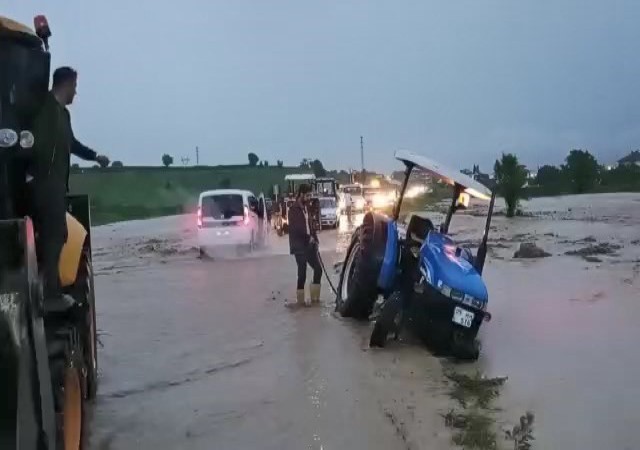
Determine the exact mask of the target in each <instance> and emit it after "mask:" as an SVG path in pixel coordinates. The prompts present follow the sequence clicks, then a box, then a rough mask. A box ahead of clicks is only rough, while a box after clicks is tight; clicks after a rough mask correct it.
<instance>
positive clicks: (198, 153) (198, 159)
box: [196, 145, 200, 166]
mask: <svg viewBox="0 0 640 450" xmlns="http://www.w3.org/2000/svg"><path fill="white" fill-rule="evenodd" d="M199 165H200V149H198V146H197V145H196V166H199Z"/></svg>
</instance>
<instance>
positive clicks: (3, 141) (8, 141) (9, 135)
mask: <svg viewBox="0 0 640 450" xmlns="http://www.w3.org/2000/svg"><path fill="white" fill-rule="evenodd" d="M17 142H18V133H16V132H15V131H14V130H12V129H10V128H3V129H1V130H0V147H2V148H9V147H13V146H14V145H16V143H17Z"/></svg>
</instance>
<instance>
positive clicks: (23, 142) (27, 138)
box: [20, 130, 36, 148]
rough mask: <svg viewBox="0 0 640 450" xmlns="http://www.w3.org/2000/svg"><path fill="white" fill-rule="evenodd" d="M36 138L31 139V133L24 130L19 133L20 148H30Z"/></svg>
mask: <svg viewBox="0 0 640 450" xmlns="http://www.w3.org/2000/svg"><path fill="white" fill-rule="evenodd" d="M35 141H36V138H35V137H33V133H32V132H31V131H29V130H24V131H21V132H20V147H22V148H31V147H33V144H34V143H35Z"/></svg>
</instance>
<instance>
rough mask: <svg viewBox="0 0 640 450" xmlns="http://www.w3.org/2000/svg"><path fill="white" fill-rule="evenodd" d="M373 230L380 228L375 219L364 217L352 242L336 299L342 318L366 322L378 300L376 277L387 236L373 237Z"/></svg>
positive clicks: (337, 308) (371, 215) (380, 234)
mask: <svg viewBox="0 0 640 450" xmlns="http://www.w3.org/2000/svg"><path fill="white" fill-rule="evenodd" d="M380 224H381V223H380ZM376 228H381V227H379V226H377V218H376V217H374V215H373V214H366V215H365V217H364V220H363V223H362V225H361V226H360V227H359V228H358V229H357V230H356V231H355V233H354V234H353V237H352V239H351V244H350V245H349V249H348V250H347V256H346V259H345V262H344V265H343V266H342V273H341V274H340V282H339V283H338V294H337V296H336V310H337V311H338V312H339V313H340V314H341V315H342V317H353V318H355V319H360V320H366V319H368V318H369V315H370V314H371V311H372V309H373V305H374V303H375V301H376V299H377V297H378V275H379V273H380V267H381V265H382V258H383V257H384V251H385V246H386V238H387V236H386V233H381V232H380V231H381V230H378V232H377V233H376ZM385 230H386V228H385Z"/></svg>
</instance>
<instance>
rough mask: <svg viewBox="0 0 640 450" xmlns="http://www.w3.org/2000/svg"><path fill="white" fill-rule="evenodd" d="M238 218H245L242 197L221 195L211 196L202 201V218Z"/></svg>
mask: <svg viewBox="0 0 640 450" xmlns="http://www.w3.org/2000/svg"><path fill="white" fill-rule="evenodd" d="M238 216H239V217H243V216H244V204H243V202H242V195H239V194H220V195H211V196H208V197H204V198H203V199H202V217H211V218H213V219H216V220H224V219H231V218H232V217H238Z"/></svg>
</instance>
